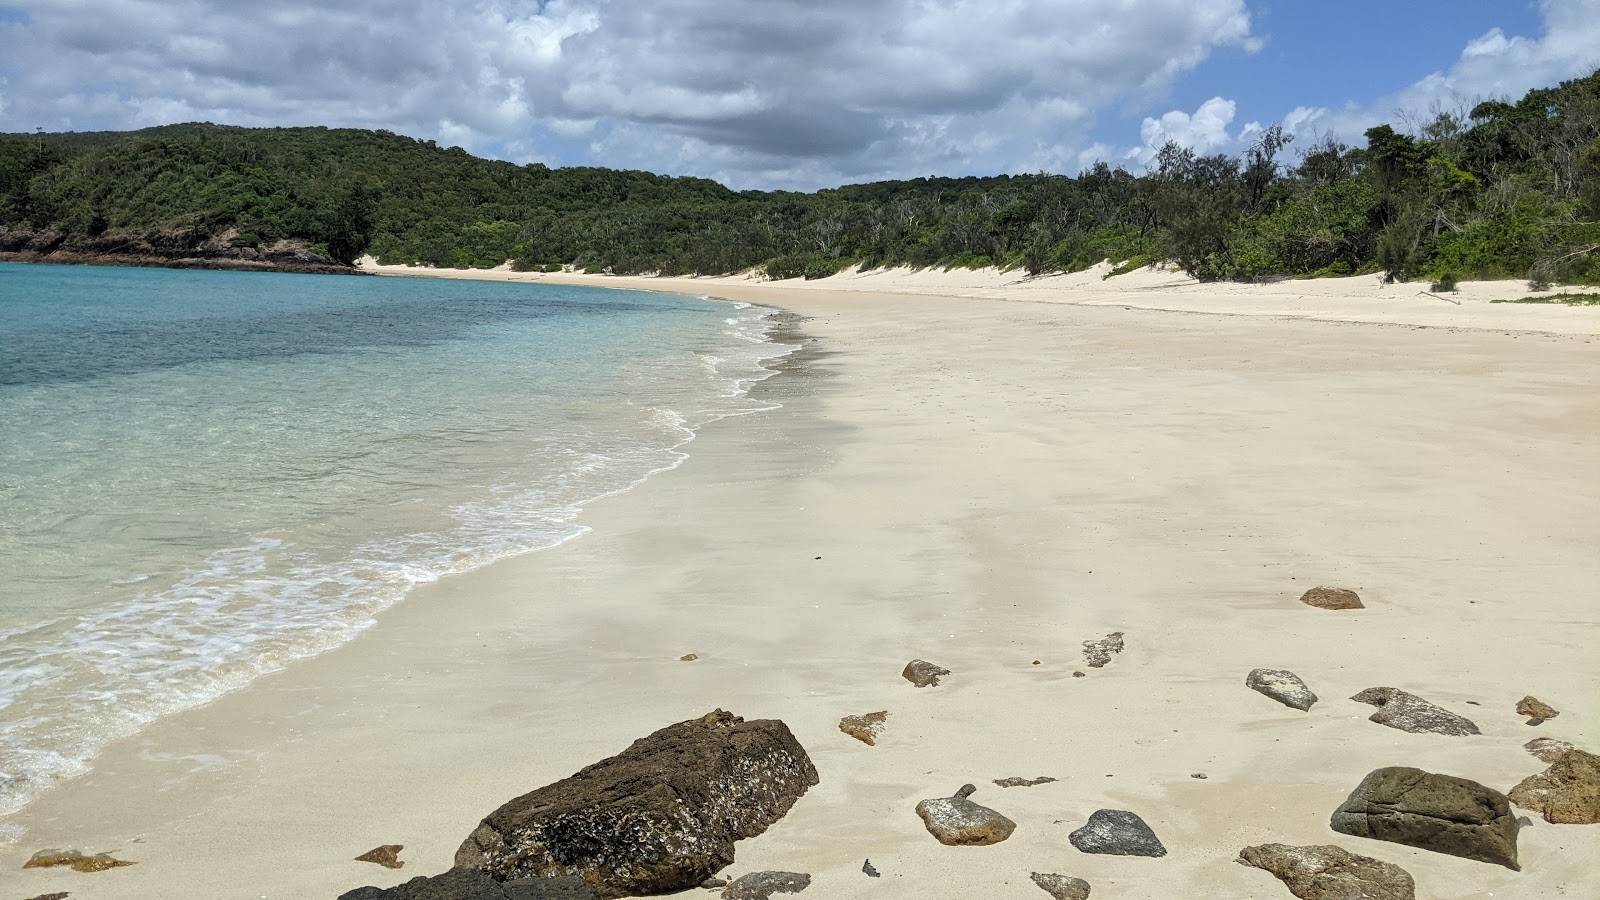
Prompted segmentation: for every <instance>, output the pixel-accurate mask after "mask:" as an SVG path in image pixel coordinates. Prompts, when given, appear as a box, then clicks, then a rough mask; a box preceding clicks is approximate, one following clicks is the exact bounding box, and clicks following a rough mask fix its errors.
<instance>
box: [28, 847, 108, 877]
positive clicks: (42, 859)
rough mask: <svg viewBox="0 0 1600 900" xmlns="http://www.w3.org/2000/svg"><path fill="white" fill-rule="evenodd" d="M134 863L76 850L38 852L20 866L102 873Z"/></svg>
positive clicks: (106, 855) (103, 854) (106, 854)
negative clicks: (62, 867) (63, 868)
mask: <svg viewBox="0 0 1600 900" xmlns="http://www.w3.org/2000/svg"><path fill="white" fill-rule="evenodd" d="M131 865H135V863H132V862H129V861H128V860H125V859H112V858H111V854H109V853H96V854H94V855H93V856H90V855H87V854H85V853H83V852H81V851H78V850H40V851H39V852H38V853H35V854H34V855H33V856H31V857H29V859H28V861H27V862H25V863H23V864H22V867H23V868H24V869H53V868H55V867H57V866H66V867H68V868H70V869H72V870H73V871H74V872H104V871H105V870H107V869H117V868H121V867H122V866H131Z"/></svg>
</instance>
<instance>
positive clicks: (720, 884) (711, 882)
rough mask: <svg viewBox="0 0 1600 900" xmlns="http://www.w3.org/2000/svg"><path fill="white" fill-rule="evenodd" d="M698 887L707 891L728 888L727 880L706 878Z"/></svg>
mask: <svg viewBox="0 0 1600 900" xmlns="http://www.w3.org/2000/svg"><path fill="white" fill-rule="evenodd" d="M700 886H701V887H703V888H705V889H706V890H708V891H720V890H722V889H723V888H725V887H727V886H728V879H726V878H707V879H706V880H705V881H702V882H700Z"/></svg>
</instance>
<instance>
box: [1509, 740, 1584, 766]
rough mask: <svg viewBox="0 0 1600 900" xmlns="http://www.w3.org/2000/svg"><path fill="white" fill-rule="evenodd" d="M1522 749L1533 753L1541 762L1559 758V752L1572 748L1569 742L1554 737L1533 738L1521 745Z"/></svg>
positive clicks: (1553, 760)
mask: <svg viewBox="0 0 1600 900" xmlns="http://www.w3.org/2000/svg"><path fill="white" fill-rule="evenodd" d="M1522 748H1523V749H1524V750H1527V751H1528V752H1529V753H1532V754H1533V755H1534V758H1536V759H1538V760H1539V761H1540V762H1542V763H1553V762H1555V761H1556V760H1558V759H1560V758H1561V754H1563V753H1565V752H1567V751H1568V750H1571V749H1573V747H1572V744H1571V742H1569V741H1558V740H1556V739H1555V738H1534V739H1533V740H1531V741H1529V742H1527V743H1526V744H1523V745H1522Z"/></svg>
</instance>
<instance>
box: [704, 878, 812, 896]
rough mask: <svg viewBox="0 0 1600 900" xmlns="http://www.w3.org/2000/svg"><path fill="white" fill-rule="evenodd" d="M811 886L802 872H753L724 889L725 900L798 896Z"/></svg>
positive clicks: (808, 879)
mask: <svg viewBox="0 0 1600 900" xmlns="http://www.w3.org/2000/svg"><path fill="white" fill-rule="evenodd" d="M810 886H811V876H810V875H806V874H804V873H801V872H752V873H750V874H749V875H742V876H740V877H739V878H736V879H734V881H733V883H732V884H730V885H728V886H727V887H725V888H723V889H722V897H723V900H768V898H769V897H771V896H772V895H773V894H798V893H800V892H801V891H803V890H805V889H806V888H808V887H810Z"/></svg>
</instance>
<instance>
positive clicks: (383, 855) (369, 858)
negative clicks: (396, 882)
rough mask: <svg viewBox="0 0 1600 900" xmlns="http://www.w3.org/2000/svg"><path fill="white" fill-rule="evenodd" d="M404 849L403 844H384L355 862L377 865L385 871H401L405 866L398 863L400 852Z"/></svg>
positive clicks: (362, 855) (357, 858) (359, 857)
mask: <svg viewBox="0 0 1600 900" xmlns="http://www.w3.org/2000/svg"><path fill="white" fill-rule="evenodd" d="M404 849H405V845H404V844H384V845H383V846H382V847H374V848H372V849H371V850H368V851H367V852H365V853H363V854H361V855H360V856H358V857H356V862H369V863H377V864H378V865H380V866H383V867H384V868H385V869H403V868H405V865H406V864H405V863H403V862H401V861H400V851H401V850H404Z"/></svg>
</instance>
